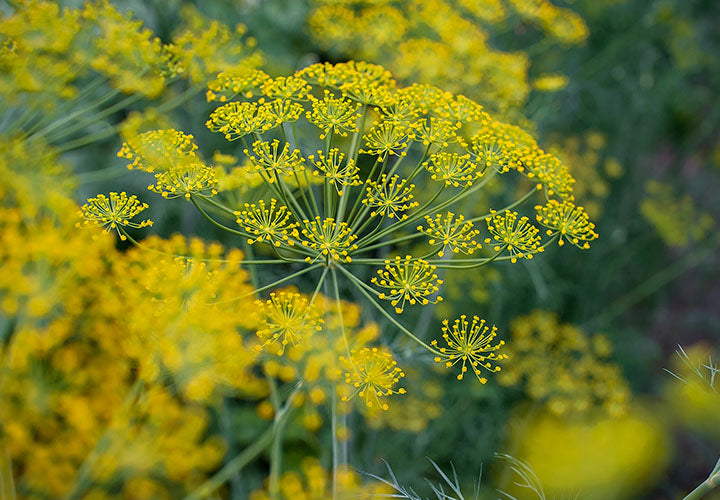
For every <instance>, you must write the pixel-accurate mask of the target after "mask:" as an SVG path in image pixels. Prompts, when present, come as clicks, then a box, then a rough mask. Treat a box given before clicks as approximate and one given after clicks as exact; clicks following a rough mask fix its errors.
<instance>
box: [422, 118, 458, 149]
mask: <svg viewBox="0 0 720 500" xmlns="http://www.w3.org/2000/svg"><path fill="white" fill-rule="evenodd" d="M457 131H458V126H457V125H456V124H454V123H451V122H449V121H447V120H443V119H441V118H435V117H430V118H427V119H421V120H418V121H417V122H415V123H414V125H413V130H412V133H411V134H412V138H413V139H415V140H416V141H418V142H421V143H423V145H425V146H437V147H439V148H441V149H442V148H446V147H448V146H449V145H450V143H453V142H457V140H458V136H457Z"/></svg>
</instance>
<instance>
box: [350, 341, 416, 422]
mask: <svg viewBox="0 0 720 500" xmlns="http://www.w3.org/2000/svg"><path fill="white" fill-rule="evenodd" d="M340 362H341V363H342V364H343V366H344V368H345V372H344V376H345V382H346V383H348V384H350V385H351V386H352V387H353V388H354V389H355V390H354V391H353V392H352V394H350V396H343V397H342V400H343V401H349V400H351V399H352V398H353V397H355V396H358V397H359V398H361V399H362V400H363V401H365V404H366V405H367V406H368V407H371V408H374V407H377V408H382V409H383V410H387V409H388V408H389V406H388V404H387V403H386V402H385V399H384V398H386V397H388V396H391V395H393V394H405V393H406V391H405V389H404V388H402V387H398V388H396V387H395V386H396V385H397V384H398V383H400V379H401V378H403V377H405V373H404V372H403V371H402V369H400V367H398V365H397V361H395V360H394V359H393V357H392V354H390V353H389V352H387V351H386V350H384V349H379V348H377V347H373V348H368V347H364V348H362V349H360V350H353V351H351V352H350V357H349V358H347V357H345V356H341V357H340Z"/></svg>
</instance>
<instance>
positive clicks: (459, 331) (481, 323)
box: [431, 314, 507, 384]
mask: <svg viewBox="0 0 720 500" xmlns="http://www.w3.org/2000/svg"><path fill="white" fill-rule="evenodd" d="M442 331H443V335H442V336H443V339H445V343H446V344H447V347H438V342H437V340H433V341H432V342H431V343H432V345H433V346H434V347H435V348H437V349H438V350H439V351H440V355H439V356H437V357H436V358H435V361H436V362H438V363H443V362H444V363H445V366H447V367H448V368H450V367H451V366H453V365H455V364H457V363H459V362H461V361H462V367H461V368H460V374H459V375H458V376H457V379H458V380H462V379H463V376H464V375H465V372H467V370H468V365H470V366H471V367H472V370H473V372H475V376H476V377H477V379H478V380H479V381H480V383H481V384H485V383H486V382H487V379H486V378H485V377H481V374H482V371H481V370H480V369H481V368H484V369H486V370H488V371H489V372H493V373H494V372H499V371H500V367H499V366H497V365H493V364H492V363H491V361H501V360H503V359H505V358H507V356H506V355H505V354H498V353H497V351H498V349H500V348H501V347H502V346H503V345H505V341H504V340H501V341H500V342H498V343H497V344H495V345H493V344H492V341H493V339H494V338H495V337H496V336H497V328H496V327H495V326H494V325H493V327H492V330H491V329H490V328H488V327H487V326H486V324H485V320H484V319H480V318H478V317H477V316H473V318H472V323H469V322H468V320H467V316H465V315H464V314H463V315H462V316H460V318H459V319H456V320H455V322H454V323H453V324H452V326H451V325H450V322H449V321H448V320H443V327H442ZM488 332H489V333H488Z"/></svg>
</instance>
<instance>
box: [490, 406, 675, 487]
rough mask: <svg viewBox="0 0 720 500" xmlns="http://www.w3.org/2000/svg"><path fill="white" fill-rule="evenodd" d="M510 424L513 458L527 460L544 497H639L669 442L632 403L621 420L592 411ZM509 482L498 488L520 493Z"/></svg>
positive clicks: (653, 419) (661, 467)
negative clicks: (565, 495)
mask: <svg viewBox="0 0 720 500" xmlns="http://www.w3.org/2000/svg"><path fill="white" fill-rule="evenodd" d="M521 419H523V415H522V414H518V415H517V419H516V420H514V421H512V422H513V423H512V424H511V427H510V429H513V430H512V436H513V438H512V443H511V444H510V449H511V451H512V455H513V456H514V457H516V458H518V459H520V460H523V461H525V462H527V463H528V464H529V465H530V466H531V467H532V468H533V470H534V471H535V473H536V474H537V477H538V479H539V481H540V483H541V484H542V486H543V489H544V491H545V494H546V495H547V497H548V498H553V497H558V496H562V495H564V494H567V493H568V492H573V494H577V495H579V496H580V497H581V498H584V499H588V500H604V499H608V498H613V499H618V500H622V499H631V498H638V497H640V496H641V494H642V492H643V491H646V490H648V489H650V488H652V486H653V485H654V484H655V482H656V481H658V480H659V479H660V478H661V477H663V473H664V471H665V468H666V466H667V464H668V457H669V446H670V442H669V441H670V440H669V436H668V435H667V431H666V429H665V427H664V424H663V422H662V420H660V419H659V418H658V417H657V416H656V414H655V413H654V412H652V411H651V410H650V409H649V408H646V407H643V406H640V405H637V404H636V405H633V406H632V407H631V408H630V410H629V412H628V413H627V414H626V415H625V416H622V417H617V418H615V417H610V416H607V415H606V414H604V413H602V412H601V413H592V414H589V415H586V416H584V417H581V418H567V417H560V416H556V415H553V414H552V413H548V412H542V413H539V414H536V415H535V416H533V417H531V418H530V419H529V420H528V421H523V420H521ZM508 483H510V482H509V481H508V482H507V483H505V484H501V485H500V488H501V489H503V490H505V491H508V492H509V493H511V494H512V493H514V494H518V490H517V489H516V488H515V487H514V486H512V485H511V484H508Z"/></svg>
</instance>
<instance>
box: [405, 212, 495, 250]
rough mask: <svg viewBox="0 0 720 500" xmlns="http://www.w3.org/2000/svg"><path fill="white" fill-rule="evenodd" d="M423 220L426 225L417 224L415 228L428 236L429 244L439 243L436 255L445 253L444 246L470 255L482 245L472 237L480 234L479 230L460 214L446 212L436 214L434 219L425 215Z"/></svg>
mask: <svg viewBox="0 0 720 500" xmlns="http://www.w3.org/2000/svg"><path fill="white" fill-rule="evenodd" d="M425 222H426V223H427V227H423V226H418V227H417V230H418V231H420V232H421V233H423V234H425V235H427V236H428V237H429V238H430V240H429V241H428V243H429V244H430V245H433V246H434V245H441V247H440V250H439V251H438V257H442V256H443V255H444V254H445V249H446V248H450V250H451V251H452V252H453V253H463V254H466V255H471V254H472V253H473V252H474V251H475V250H477V249H479V248H481V247H482V246H481V245H480V243H478V242H477V241H475V240H474V239H473V238H475V237H476V236H477V235H478V234H480V231H478V230H477V229H475V227H474V226H473V223H472V222H470V221H466V220H465V217H463V216H462V215H458V216H455V214H454V213H452V212H448V213H447V214H446V215H444V216H443V215H442V214H437V215H436V216H435V218H434V219H433V218H432V217H430V216H429V215H426V216H425Z"/></svg>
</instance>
